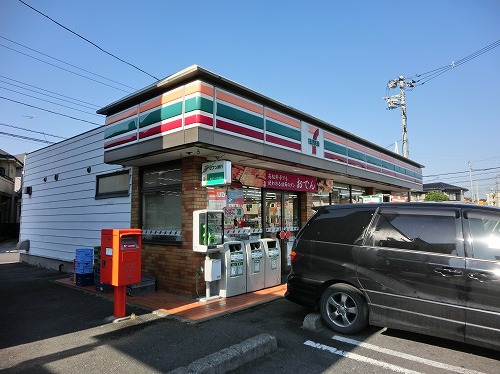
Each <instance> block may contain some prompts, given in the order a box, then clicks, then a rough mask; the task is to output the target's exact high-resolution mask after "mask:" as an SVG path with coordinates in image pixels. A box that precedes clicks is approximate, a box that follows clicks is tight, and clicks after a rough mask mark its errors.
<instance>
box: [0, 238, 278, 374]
mask: <svg viewBox="0 0 500 374" xmlns="http://www.w3.org/2000/svg"><path fill="white" fill-rule="evenodd" d="M16 244H17V242H16V241H10V242H2V243H0V300H1V305H2V308H0V373H1V372H9V373H11V372H14V373H16V372H17V373H33V372H40V373H49V372H50V373H54V372H76V373H81V372H85V373H101V372H102V371H109V367H106V368H103V365H111V367H112V368H113V369H114V370H113V371H118V372H121V373H139V372H147V373H150V372H168V371H171V370H176V369H177V372H178V373H183V372H186V370H187V369H186V368H188V367H190V368H192V367H193V365H195V366H196V367H197V368H198V371H197V372H200V373H201V372H207V371H206V370H208V369H209V368H210V367H211V366H213V365H220V364H221V362H224V360H226V361H225V362H226V363H227V362H228V361H231V363H232V364H231V365H233V366H229V367H232V368H234V367H235V366H234V365H235V364H236V365H239V364H241V365H243V364H245V363H247V362H248V360H251V359H253V358H255V357H258V356H260V355H265V354H267V353H269V352H272V351H273V350H275V349H276V339H275V338H274V337H273V336H271V335H269V334H265V331H261V330H259V329H253V328H252V329H248V330H247V331H226V332H223V333H222V335H221V336H219V333H217V332H216V333H215V335H216V337H215V338H214V331H213V330H211V329H206V328H198V327H197V325H195V324H186V323H181V322H179V321H177V320H174V319H170V318H162V317H160V316H158V315H155V314H153V313H150V311H148V310H143V309H141V308H140V307H135V306H131V305H127V315H133V316H134V318H132V319H128V320H125V321H120V322H116V321H115V322H113V307H114V306H113V302H112V301H110V300H109V299H108V298H105V297H103V296H102V295H100V294H90V293H88V292H84V291H81V290H78V289H74V288H70V287H66V286H62V285H60V284H58V283H56V282H54V281H55V280H57V279H60V278H65V277H68V274H63V273H58V272H57V271H54V270H48V269H44V268H41V267H35V266H31V265H27V264H23V263H19V262H18V261H19V253H17V251H16V249H15V245H16ZM221 337H223V338H222V339H221ZM200 359H201V360H200ZM236 359H238V360H241V361H240V362H239V363H237V362H236V361H235V360H236ZM190 365H191V366H190ZM226 366H227V365H226ZM226 366H223V367H226ZM236 367H237V366H236ZM179 368H180V369H179ZM219 372H225V369H221V371H219Z"/></svg>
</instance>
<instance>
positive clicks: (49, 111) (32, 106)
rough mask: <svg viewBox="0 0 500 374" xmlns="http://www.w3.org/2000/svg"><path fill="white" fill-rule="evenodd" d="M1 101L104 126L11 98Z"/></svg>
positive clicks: (1, 97) (0, 97)
mask: <svg viewBox="0 0 500 374" xmlns="http://www.w3.org/2000/svg"><path fill="white" fill-rule="evenodd" d="M0 99H3V100H8V101H12V102H13V103H17V104H21V105H25V106H29V107H31V108H35V109H39V110H43V111H45V112H48V113H52V114H57V115H58V116H62V117H67V118H71V119H74V120H75V121H82V122H86V123H90V124H92V125H96V126H102V124H99V123H95V122H91V121H87V120H84V119H81V118H76V117H72V116H68V115H67V114H62V113H58V112H54V111H52V110H48V109H44V108H40V107H37V106H35V105H31V104H27V103H23V102H21V101H17V100H12V99H9V98H7V97H3V96H0Z"/></svg>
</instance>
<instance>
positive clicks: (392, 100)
mask: <svg viewBox="0 0 500 374" xmlns="http://www.w3.org/2000/svg"><path fill="white" fill-rule="evenodd" d="M414 83H415V81H413V80H408V81H405V77H403V76H400V77H398V78H396V79H392V80H390V81H389V82H388V83H387V87H388V88H396V87H397V86H398V85H399V95H392V96H386V97H384V98H383V99H384V100H385V101H386V102H387V109H395V108H397V107H400V108H401V131H402V135H403V156H404V157H406V158H408V157H409V150H408V132H407V130H406V101H405V88H406V87H410V88H413V84H414Z"/></svg>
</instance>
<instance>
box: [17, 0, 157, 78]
mask: <svg viewBox="0 0 500 374" xmlns="http://www.w3.org/2000/svg"><path fill="white" fill-rule="evenodd" d="M19 2H21V3H22V4H24V5H26V6H27V7H28V8H30V9H32V10H34V11H35V12H37V13H38V14H40V15H42V16H44V17H45V18H47V19H49V20H51V21H52V22H54V23H55V24H56V25H58V26H60V27H62V28H63V29H65V30H66V31H69V32H70V33H72V34H74V35H76V36H78V37H79V38H80V39H83V40H85V41H86V42H88V43H90V44H92V45H93V46H94V47H96V48H97V49H99V50H100V51H102V52H104V53H106V54H108V55H109V56H111V57H114V58H115V59H117V60H118V61H121V62H123V63H125V64H127V65H129V66H132V67H133V68H135V69H137V70H139V71H140V72H142V73H144V74H146V75H148V76H150V77H151V78H153V79H155V80H157V81H159V79H158V78H156V77H155V76H154V75H151V74H149V73H148V72H146V71H144V70H142V69H140V68H138V67H137V66H135V65H133V64H131V63H130V62H127V61H125V60H122V59H121V58H119V57H117V56H115V55H114V54H112V53H110V52H108V51H106V50H104V49H103V48H101V47H99V46H98V45H97V44H95V43H93V42H92V41H90V40H88V39H86V38H84V37H83V36H81V35H80V34H78V33H76V32H75V31H73V30H71V29H69V28H67V27H66V26H64V25H62V24H60V23H59V22H57V21H56V20H54V19H52V18H50V17H49V16H47V15H46V14H44V13H42V12H40V11H39V10H37V9H35V8H33V7H32V6H31V5H29V4H27V3H25V2H24V1H22V0H19Z"/></svg>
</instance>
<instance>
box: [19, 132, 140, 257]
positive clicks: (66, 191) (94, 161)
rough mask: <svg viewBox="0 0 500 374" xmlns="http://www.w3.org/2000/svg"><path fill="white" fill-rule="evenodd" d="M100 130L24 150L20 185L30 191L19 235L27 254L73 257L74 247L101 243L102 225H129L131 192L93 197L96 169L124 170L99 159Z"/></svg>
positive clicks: (25, 198)
mask: <svg viewBox="0 0 500 374" xmlns="http://www.w3.org/2000/svg"><path fill="white" fill-rule="evenodd" d="M103 131H104V130H103V128H102V127H101V128H98V129H96V130H92V131H89V132H86V133H83V134H81V135H78V136H76V137H73V138H71V139H68V140H64V141H62V142H60V143H57V144H54V145H51V146H48V147H45V148H43V149H40V150H38V151H35V152H32V153H30V154H28V155H27V156H26V160H25V165H24V180H23V186H24V187H26V186H31V187H32V191H33V192H32V195H31V196H29V195H27V194H23V199H22V209H21V230H20V235H19V240H20V241H24V240H30V249H29V254H30V255H32V256H39V257H44V258H49V259H58V260H64V261H72V260H73V259H74V258H75V249H76V248H91V247H95V246H99V245H100V237H101V229H103V228H129V227H130V218H131V199H130V195H129V196H127V197H118V198H109V199H101V200H96V199H95V192H96V175H100V174H107V173H110V172H113V171H119V170H123V168H122V167H121V166H120V165H106V164H104V148H103V146H104V134H103ZM89 166H90V167H91V169H92V170H91V172H90V173H88V172H87V168H88V167H89ZM130 173H131V172H130ZM55 174H58V175H59V179H58V180H57V181H56V180H54V175H55ZM45 177H46V178H47V181H46V182H44V178H45ZM129 191H130V182H129Z"/></svg>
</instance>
